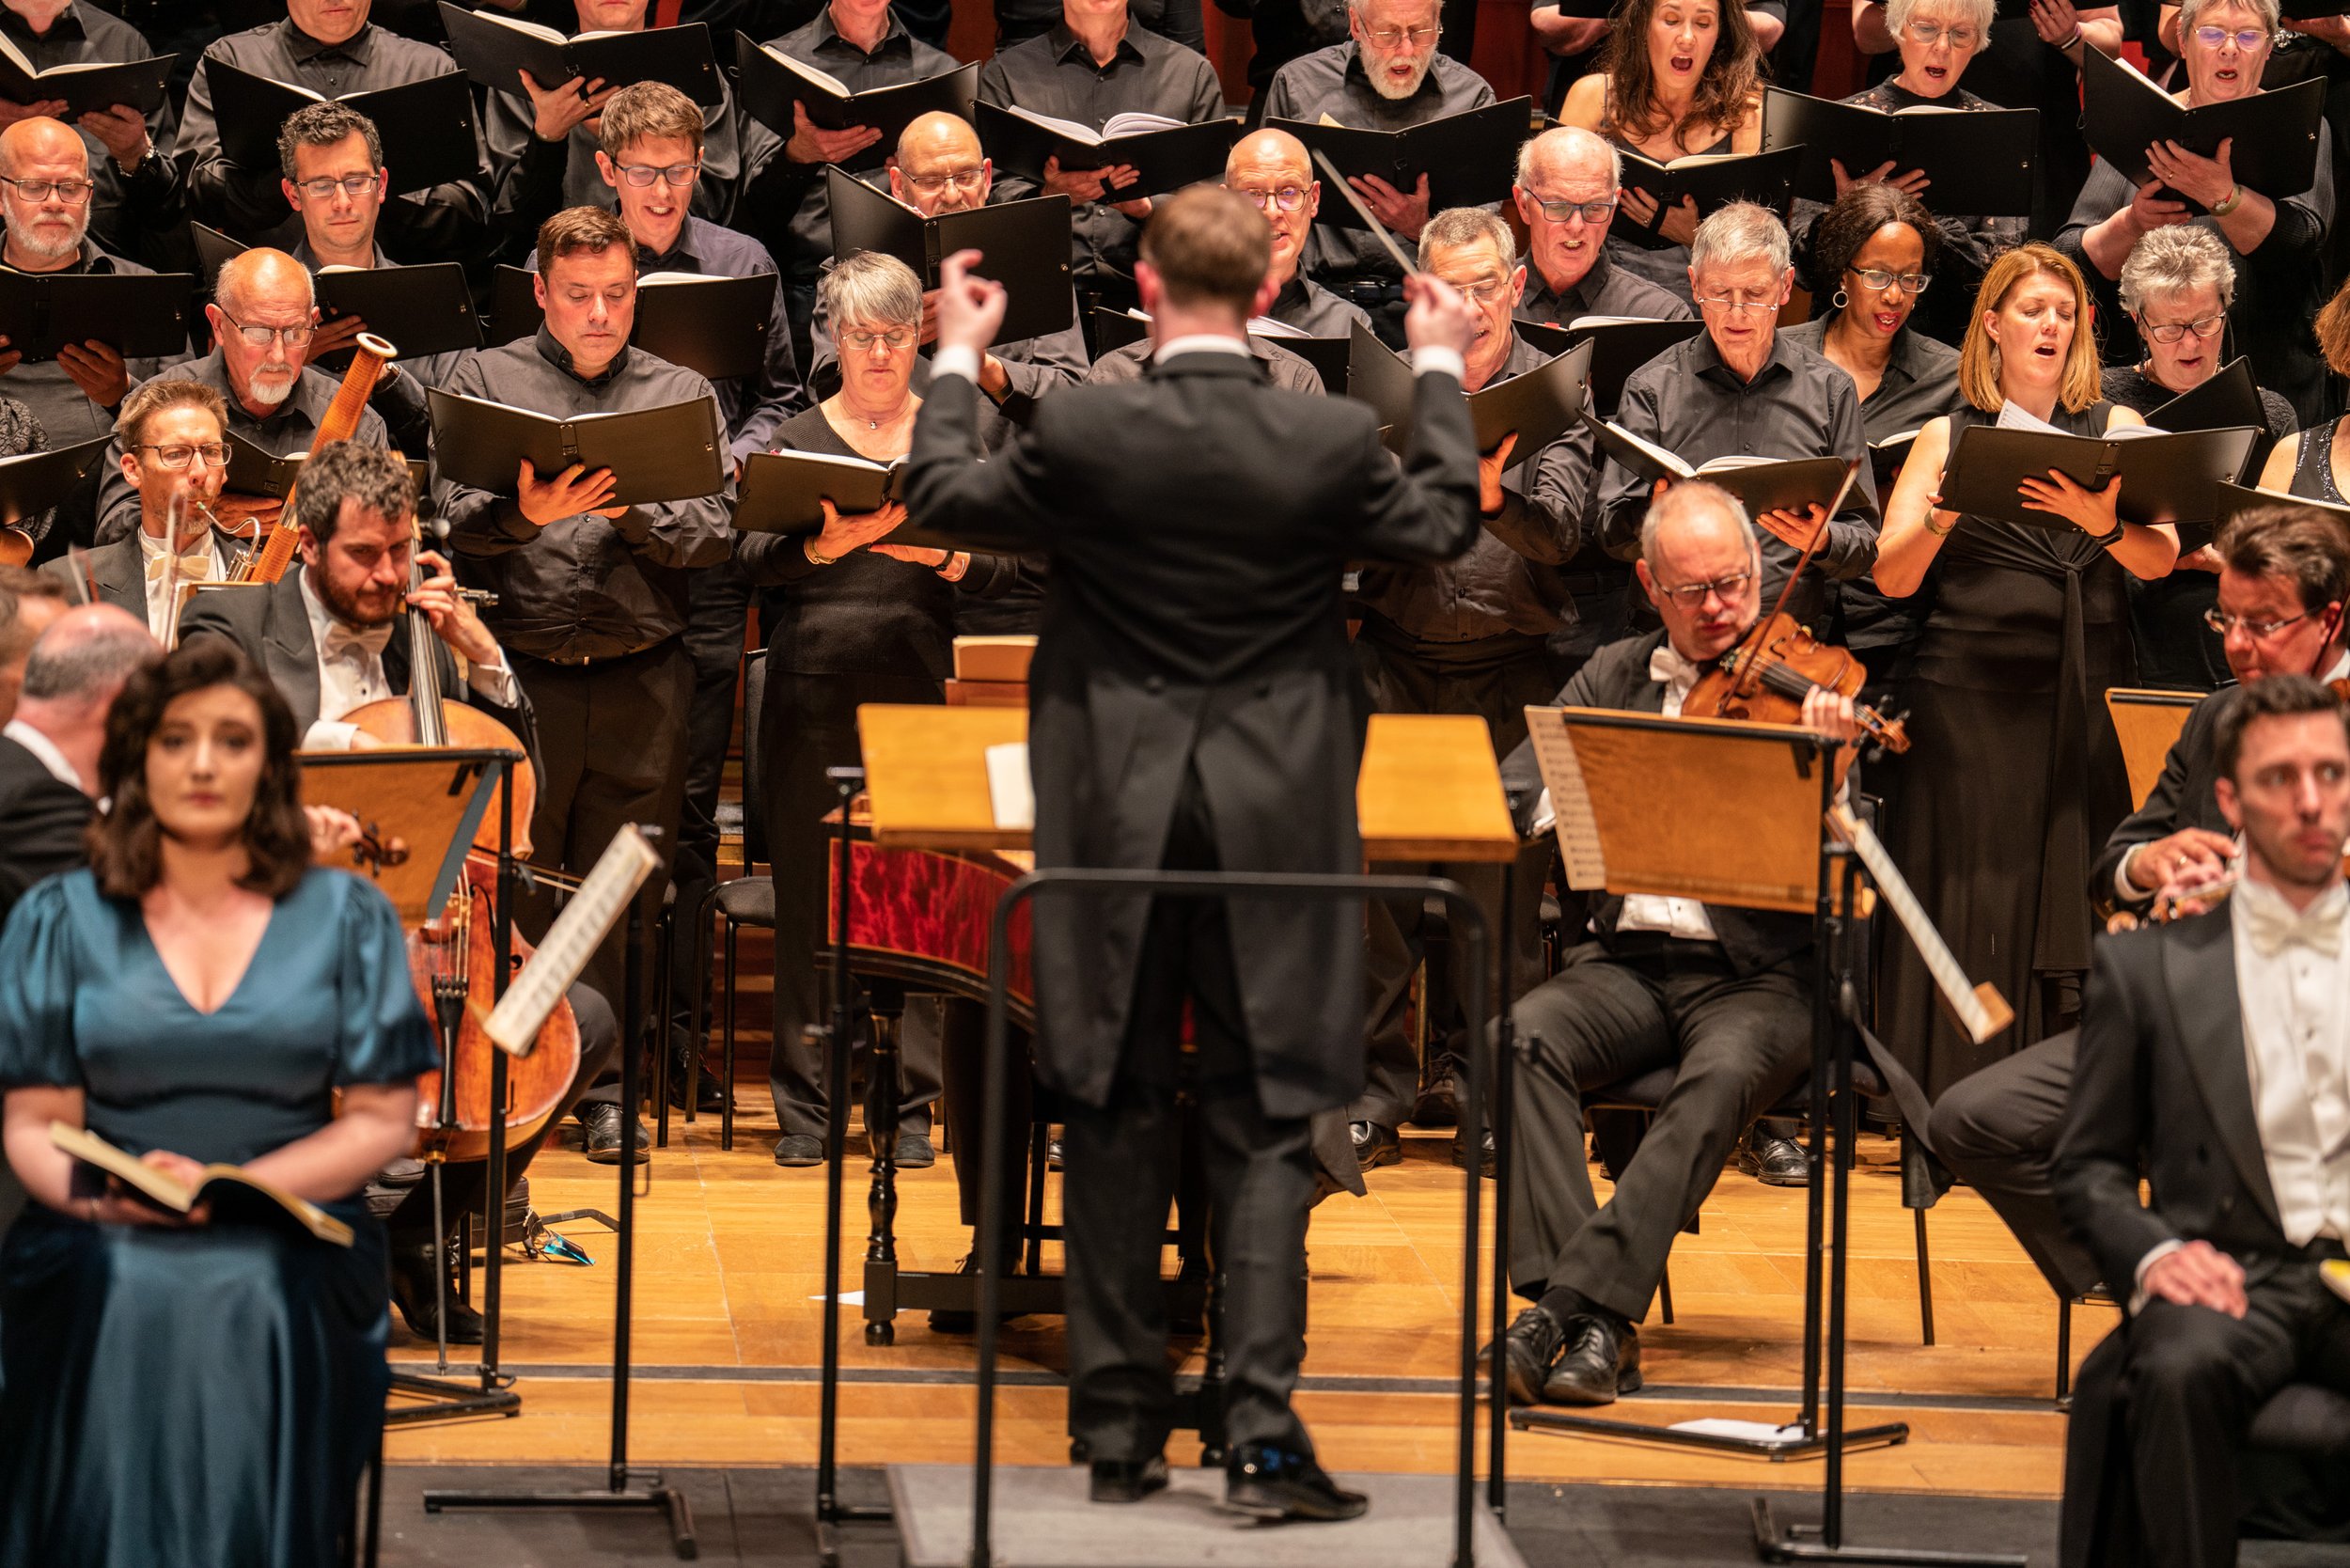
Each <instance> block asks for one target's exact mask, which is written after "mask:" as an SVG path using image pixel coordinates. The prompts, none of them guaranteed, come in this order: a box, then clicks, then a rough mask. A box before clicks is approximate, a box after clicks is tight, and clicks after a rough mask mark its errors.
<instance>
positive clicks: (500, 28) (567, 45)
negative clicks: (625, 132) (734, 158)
mask: <svg viewBox="0 0 2350 1568" xmlns="http://www.w3.org/2000/svg"><path fill="white" fill-rule="evenodd" d="M441 22H442V24H443V25H444V26H445V27H446V29H447V31H448V52H449V54H450V55H453V56H454V57H455V58H456V61H457V64H458V66H459V67H460V68H461V69H462V71H464V73H465V74H466V75H467V76H470V77H472V78H473V79H474V80H475V81H477V82H478V83H480V84H481V85H482V86H485V87H488V88H490V89H491V90H493V91H494V92H507V93H512V94H513V95H514V96H515V97H517V98H521V97H524V96H525V94H524V92H523V84H522V78H521V77H520V76H519V75H517V74H516V73H517V72H518V71H528V72H530V75H531V79H532V80H533V81H535V82H537V83H538V84H539V86H540V90H542V91H543V90H544V89H546V88H548V87H551V86H555V85H556V84H557V83H559V82H577V83H579V84H580V85H581V86H583V87H584V86H586V85H587V83H588V82H590V81H594V80H596V79H598V78H601V79H602V80H603V85H604V86H607V87H629V86H635V85H636V84H637V83H639V82H666V83H667V84H668V85H669V86H673V87H675V88H677V90H678V91H680V92H682V93H683V94H684V95H685V96H686V97H688V98H690V99H692V100H693V101H694V102H697V103H698V104H700V105H701V106H702V107H703V108H705V109H707V108H710V107H712V106H713V105H715V104H719V103H723V102H726V86H725V84H724V82H723V81H722V80H721V79H720V78H719V75H718V61H717V57H716V56H715V55H713V54H712V53H711V50H710V28H709V27H708V26H707V25H705V24H702V23H699V22H688V23H685V24H683V25H682V26H677V27H648V28H646V29H644V30H643V31H642V32H636V33H619V32H592V33H581V34H579V35H578V36H577V37H572V36H571V35H569V34H566V33H562V32H558V31H557V30H556V29H555V28H553V27H549V26H545V25H543V24H540V23H536V22H525V21H524V20H522V19H521V18H520V17H513V16H499V15H497V14H496V13H495V12H493V11H471V10H467V9H466V8H464V7H462V6H452V5H450V4H449V0H441Z"/></svg>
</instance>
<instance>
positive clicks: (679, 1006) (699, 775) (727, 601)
mask: <svg viewBox="0 0 2350 1568" xmlns="http://www.w3.org/2000/svg"><path fill="white" fill-rule="evenodd" d="M691 595H692V597H691V602H690V605H689V608H688V612H687V619H686V625H685V650H686V653H687V655H688V657H690V658H691V659H692V660H693V663H694V696H693V700H692V702H691V703H690V705H689V706H688V708H687V712H686V718H685V792H684V796H683V800H682V805H681V806H680V808H679V812H678V834H677V855H676V857H675V858H674V859H673V860H672V861H671V863H670V864H671V874H672V876H673V877H674V879H675V880H676V883H677V909H678V940H677V942H676V944H675V946H674V948H673V949H672V950H671V952H670V955H669V996H670V1014H669V1025H670V1027H671V1028H672V1029H673V1030H685V1029H690V1028H691V1027H693V1020H694V1013H695V1007H696V1004H697V1002H698V1003H699V1004H700V1007H701V1016H702V1018H703V1019H704V1021H705V1022H707V1020H708V1019H709V1018H710V1016H711V1013H710V997H709V991H710V966H709V965H708V964H705V963H704V962H703V961H702V960H703V956H704V955H703V952H702V946H701V943H700V942H699V941H698V940H697V937H698V935H699V933H697V931H695V930H693V929H691V927H690V924H689V922H690V920H691V918H692V917H693V915H694V912H695V911H696V910H697V909H698V908H700V907H701V902H702V901H703V900H704V899H705V898H707V897H709V895H710V890H711V888H713V886H716V885H717V881H718V843H719V838H720V835H719V832H718V787H719V785H720V783H721V782H722V781H723V779H724V778H725V776H726V771H727V749H728V747H729V745H730V744H731V743H732V741H733V739H734V692H735V687H736V686H737V685H738V684H739V683H740V679H741V671H742V665H743V635H744V628H745V626H746V625H747V624H748V622H749V619H750V597H751V589H750V585H749V584H748V583H747V582H745V581H744V578H743V573H742V572H741V570H740V569H739V568H737V567H736V566H735V564H734V562H733V561H731V560H726V561H721V562H719V563H718V564H717V565H716V566H711V567H704V568H702V569H701V570H700V571H698V572H695V573H694V576H693V580H692V587H691Z"/></svg>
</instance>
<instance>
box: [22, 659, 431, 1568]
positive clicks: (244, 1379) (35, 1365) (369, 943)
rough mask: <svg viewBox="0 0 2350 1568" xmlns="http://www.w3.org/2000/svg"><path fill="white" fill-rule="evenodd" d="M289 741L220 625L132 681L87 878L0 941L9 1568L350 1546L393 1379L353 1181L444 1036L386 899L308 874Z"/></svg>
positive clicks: (368, 1169)
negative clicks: (209, 1189)
mask: <svg viewBox="0 0 2350 1568" xmlns="http://www.w3.org/2000/svg"><path fill="white" fill-rule="evenodd" d="M295 739H296V733H295V729H294V722H293V717H292V714H291V713H290V712H289V711H288V709H287V707H286V704H285V701H284V699H283V698H280V697H279V696H278V694H277V690H276V688H275V687H274V685H273V684H272V683H271V682H270V681H269V679H268V677H267V676H265V675H263V674H262V673H261V672H260V671H259V670H258V669H256V668H255V667H253V666H252V665H250V664H249V663H247V662H246V660H245V658H244V656H243V654H242V653H240V652H239V651H237V650H236V649H235V648H234V647H233V646H231V645H230V644H228V643H227V642H226V641H224V640H223V639H220V638H216V637H199V638H196V639H194V640H193V641H191V642H190V643H188V644H187V645H186V646H184V647H182V648H180V650H179V651H177V652H175V653H172V654H171V655H169V656H168V657H166V658H164V659H163V660H162V661H161V662H159V663H157V664H154V665H150V666H147V667H146V668H144V669H141V670H139V671H137V672H135V673H133V675H132V676H131V678H130V681H129V682H128V683H127V684H126V685H125V687H124V688H123V691H122V695H121V697H120V698H118V700H117V701H116V702H115V704H114V707H113V710H112V712H111V713H110V714H109V715H108V718H107V724H106V735H105V742H104V746H103V749H102V753H101V755H100V759H99V766H98V772H99V793H100V794H101V795H103V796H107V797H110V798H111V801H112V806H111V808H110V810H109V811H108V812H107V814H106V816H105V817H104V818H103V819H102V822H101V823H100V825H99V827H98V828H97V830H96V833H95V837H94V838H93V840H92V855H91V860H92V864H91V866H90V868H89V869H88V870H78V871H73V872H70V873H68V874H66V875H63V876H59V877H55V878H52V879H51V880H49V881H47V882H45V883H42V884H41V885H39V886H37V887H35V888H34V889H33V890H32V891H31V892H30V893H28V894H27V895H26V896H25V897H24V900H23V901H22V902H20V903H19V904H18V905H17V907H16V909H15V910H14V912H13V913H12V914H11V915H10V917H9V919H8V926H7V929H6V931H5V933H0V964H6V965H7V971H6V972H7V973H8V977H9V980H8V984H7V985H6V986H0V1091H5V1096H6V1098H5V1104H6V1117H7V1120H6V1143H7V1152H8V1163H9V1165H10V1167H11V1168H14V1170H15V1171H16V1173H17V1175H18V1176H19V1177H20V1178H21V1179H22V1180H23V1182H24V1185H25V1187H26V1189H27V1190H28V1191H29V1192H30V1194H31V1196H32V1198H33V1200H34V1205H33V1207H32V1208H30V1209H29V1210H28V1211H27V1212H26V1214H25V1216H24V1218H23V1219H22V1220H20V1221H19V1222H18V1223H17V1225H16V1226H15V1228H14V1229H13V1230H11V1231H9V1232H8V1238H7V1241H6V1244H5V1247H4V1248H0V1319H5V1321H6V1323H7V1335H6V1338H5V1340H0V1356H4V1357H5V1358H4V1359H0V1497H6V1498H7V1499H8V1504H7V1506H6V1507H5V1508H0V1564H6V1565H7V1568H31V1565H33V1564H39V1565H40V1568H80V1565H82V1564H87V1563H100V1562H105V1563H130V1562H150V1563H156V1564H163V1563H205V1564H228V1563H234V1564H237V1565H238V1568H316V1565H317V1564H320V1563H325V1562H333V1561H337V1560H340V1553H339V1552H338V1551H337V1540H338V1538H339V1536H340V1535H341V1533H342V1532H343V1531H344V1530H345V1529H348V1527H349V1525H350V1522H351V1519H352V1498H353V1495H354V1493H355V1490H356V1487H357V1483H358V1477H359V1472H360V1469H361V1467H362V1466H363V1465H364V1464H365V1462H366V1459H367V1457H368V1453H369V1452H370V1451H371V1450H372V1448H373V1446H374V1442H375V1440H376V1432H377V1429H378V1426H379V1424H380V1422H381V1420H382V1414H383V1408H384V1392H385V1388H386V1370H385V1366H384V1340H385V1336H386V1333H387V1328H388V1325H387V1314H386V1310H385V1307H386V1303H385V1291H384V1278H385V1268H386V1262H385V1257H384V1233H383V1230H382V1228H381V1227H380V1226H379V1225H378V1224H376V1223H375V1222H374V1221H373V1220H372V1219H370V1218H369V1217H368V1215H367V1214H366V1211H365V1208H364V1206H363V1205H362V1204H361V1203H360V1202H359V1201H358V1200H357V1199H356V1197H355V1195H356V1194H357V1192H358V1190H359V1188H360V1186H361V1185H362V1184H364V1183H365V1182H366V1181H367V1180H368V1178H369V1177H371V1176H373V1175H374V1174H375V1173H376V1172H377V1171H378V1170H380V1169H382V1168H384V1165H385V1164H386V1163H387V1162H388V1161H390V1160H392V1159H393V1158H395V1157H396V1156H398V1155H400V1154H404V1153H406V1152H407V1151H408V1149H409V1147H410V1145H411V1144H412V1142H413V1141H414V1139H415V1113H416V1090H415V1079H416V1076H417V1074H420V1073H422V1072H424V1071H426V1070H427V1069H429V1068H432V1067H435V1066H438V1065H439V1058H440V1053H439V1051H438V1049H437V1048H436V1045H435V1043H434V1038H433V1033H432V1029H431V1025H430V1024H428V1023H427V1022H426V1019H425V1016H424V1012H423V1010H422V1008H421V1006H420V1005H419V1003H418V1001H417V999H416V991H415V984H414V983H413V982H412V981H411V980H410V978H409V971H408V957H407V949H406V946H405V943H404V941H403V939H402V937H401V933H400V927H399V917H398V915H397V914H396V913H395V912H394V910H393V908H392V905H391V902H390V901H389V900H387V899H385V898H384V895H383V894H382V893H380V892H378V891H376V890H375V889H374V888H373V887H372V886H369V885H368V884H367V883H366V882H364V881H362V880H360V879H359V878H357V877H354V876H350V875H346V874H344V873H343V872H340V871H334V870H324V869H321V868H319V867H315V866H313V865H312V864H311V863H310V855H311V838H310V830H309V827H308V824H307V823H305V819H304V815H303V811H302V808H301V806H300V804H299V799H298V793H297V791H298V776H297V769H296V766H295V763H294V759H293V749H294V743H295ZM337 1094H339V1095H340V1097H341V1107H340V1112H339V1114H337V1109H336V1106H335V1104H334V1101H335V1097H336V1095H337ZM52 1122H62V1123H64V1124H65V1125H66V1126H68V1127H83V1128H86V1129H87V1131H88V1132H90V1133H93V1134H95V1135H97V1136H98V1137H101V1138H103V1139H104V1140H105V1141H106V1142H107V1143H109V1144H112V1145H114V1146H115V1147H117V1148H118V1149H121V1150H123V1151H125V1152H128V1153H130V1154H133V1155H136V1156H142V1157H143V1161H144V1163H145V1164H146V1165H148V1166H149V1167H151V1168H156V1169H158V1170H161V1171H162V1172H163V1173H164V1174H165V1175H168V1176H171V1177H174V1178H176V1179H178V1180H180V1181H181V1182H183V1183H188V1184H195V1183H196V1180H197V1179H198V1178H200V1175H201V1168H202V1167H203V1166H204V1165H207V1164H211V1163H221V1164H227V1165H234V1166H240V1167H242V1168H243V1170H244V1172H245V1173H246V1174H247V1175H249V1176H250V1177H252V1178H254V1179H255V1180H256V1181H257V1182H259V1183H265V1184H268V1185H269V1186H271V1187H273V1188H274V1189H277V1190H278V1191H280V1192H283V1193H286V1194H288V1195H290V1196H291V1197H293V1198H296V1199H301V1200H307V1201H308V1202H310V1203H315V1204H317V1205H319V1206H321V1207H322V1208H324V1209H325V1210H326V1211H327V1213H328V1214H329V1215H333V1216H334V1217H335V1218H337V1219H339V1220H341V1221H342V1222H343V1223H344V1224H345V1225H347V1226H348V1227H349V1228H350V1231H352V1245H349V1246H347V1247H338V1246H335V1245H332V1244H331V1243H329V1242H327V1241H324V1240H321V1239H318V1238H317V1237H315V1236H313V1235H312V1234H311V1233H310V1232H309V1231H305V1230H304V1229H301V1228H300V1227H298V1226H296V1225H294V1224H293V1223H291V1222H290V1220H288V1219H287V1218H286V1216H285V1215H281V1214H279V1213H278V1212H277V1211H276V1209H275V1208H274V1207H273V1206H266V1205H257V1206H256V1207H255V1208H253V1209H251V1210H249V1211H248V1210H247V1209H245V1208H244V1207H243V1206H242V1205H240V1206H239V1207H237V1208H235V1209H233V1210H231V1209H227V1208H224V1207H222V1206H221V1205H219V1204H213V1205H211V1206H209V1208H208V1207H205V1206H199V1207H198V1208H197V1209H196V1211H194V1212H193V1213H191V1214H189V1215H185V1216H182V1215H178V1214H174V1213H171V1212H168V1211H166V1210H164V1209H162V1208H158V1207H152V1206H149V1204H147V1203H146V1202H144V1201H143V1200H138V1199H135V1198H133V1197H132V1196H130V1195H129V1190H128V1189H127V1188H125V1187H123V1186H122V1185H120V1184H119V1183H109V1184H106V1185H103V1186H100V1185H98V1184H93V1183H89V1182H87V1181H86V1180H85V1178H86V1176H87V1175H88V1174H89V1172H88V1171H87V1170H86V1168H83V1167H80V1166H78V1165H77V1164H76V1162H75V1161H73V1160H72V1159H71V1158H70V1157H69V1156H68V1155H67V1154H66V1153H65V1152H63V1151H62V1150H60V1149H58V1148H56V1147H55V1146H54V1145H53V1144H52V1142H51V1137H50V1126H51V1123H52Z"/></svg>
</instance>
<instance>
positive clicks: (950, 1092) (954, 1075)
mask: <svg viewBox="0 0 2350 1568" xmlns="http://www.w3.org/2000/svg"><path fill="white" fill-rule="evenodd" d="M937 1000H938V1020H939V1030H938V1041H939V1066H940V1074H939V1076H940V1078H941V1081H942V1084H943V1087H944V1092H943V1093H942V1094H941V1095H940V1097H939V1105H940V1108H941V1109H942V1110H943V1111H944V1112H945V1113H946V1117H947V1136H948V1139H949V1140H950V1141H951V1142H952V1144H953V1150H954V1162H955V1201H956V1205H957V1210H958V1212H959V1214H960V1215H961V1216H962V1219H963V1223H964V1224H965V1225H968V1226H970V1227H971V1228H972V1233H973V1234H974V1235H975V1236H976V1235H977V1234H978V1231H979V1170H980V1167H979V1122H980V1119H981V1117H982V1116H983V1115H984V1114H985V1112H986V1105H985V1103H984V1100H983V1098H982V1090H983V1089H984V1087H985V1086H984V1083H983V1081H982V1074H983V1070H984V1068H985V1065H986V1060H987V1058H986V1056H985V1054H984V1053H985V1052H986V1050H987V1009H985V1008H983V1007H981V1006H979V1004H978V1003H977V1002H973V1001H969V1000H966V999H964V997H961V996H941V997H939V998H938V999H937ZM909 1011H911V1010H910V1009H909ZM1005 1049H1006V1051H1007V1052H1008V1053H1009V1057H1008V1059H1007V1062H1006V1071H1005V1074H1004V1088H1005V1090H1006V1095H1005V1100H1004V1147H1003V1150H1002V1160H1001V1164H1002V1166H1003V1171H1004V1218H1005V1231H1006V1233H1007V1234H1009V1233H1010V1231H1011V1222H1012V1220H1013V1218H1014V1216H1016V1215H1026V1213H1027V1211H1028V1138H1029V1134H1030V1130H1031V1128H1032V1127H1033V1125H1034V1123H1035V1121H1036V1082H1035V1079H1034V1077H1033V1075H1032V1074H1030V1073H1029V1071H1028V1041H1027V1036H1026V1034H1024V1033H1023V1032H1022V1031H1021V1030H1019V1029H1017V1028H1014V1029H1011V1030H1010V1032H1009V1033H1008V1035H1007V1037H1006V1040H1005ZM1009 1250H1010V1249H1009V1247H1008V1248H1007V1251H1009Z"/></svg>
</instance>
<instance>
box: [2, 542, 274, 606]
mask: <svg viewBox="0 0 2350 1568" xmlns="http://www.w3.org/2000/svg"><path fill="white" fill-rule="evenodd" d="M212 548H213V550H214V552H215V553H216V554H218V556H219V557H220V558H221V559H222V560H224V561H228V562H234V561H236V560H237V559H238V557H242V556H243V555H245V554H247V553H249V551H250V550H251V548H252V546H251V545H250V544H248V543H247V542H246V541H243V540H241V539H239V538H237V537H236V536H235V535H234V534H228V533H223V532H222V531H221V530H220V529H218V528H214V529H213V530H212ZM83 559H85V560H86V561H87V562H88V563H89V575H90V581H91V583H92V585H93V586H94V587H95V588H97V590H98V602H99V603H100V604H112V605H114V606H115V607H116V608H117V609H122V610H128V611H130V612H131V613H132V614H133V615H134V616H137V617H138V618H139V619H141V620H142V621H144V620H145V619H147V557H146V556H145V555H143V554H141V552H140V550H139V536H138V535H137V534H135V533H133V534H130V535H127V536H125V537H124V538H121V539H118V540H116V541H114V542H113V543H112V544H101V545H98V546H96V547H95V548H93V549H91V550H89V551H87V552H86V553H85V555H84V556H83ZM41 570H42V571H43V572H48V573H49V574H50V575H51V576H53V577H55V578H56V579H57V580H58V581H60V582H62V583H65V584H66V585H67V586H68V587H71V588H75V589H76V591H77V592H78V591H79V585H78V584H77V583H76V582H75V580H74V576H73V562H72V560H71V558H70V557H62V556H61V557H58V558H57V559H55V560H53V561H49V562H47V563H45V564H44V565H43V566H42V567H41Z"/></svg>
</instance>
